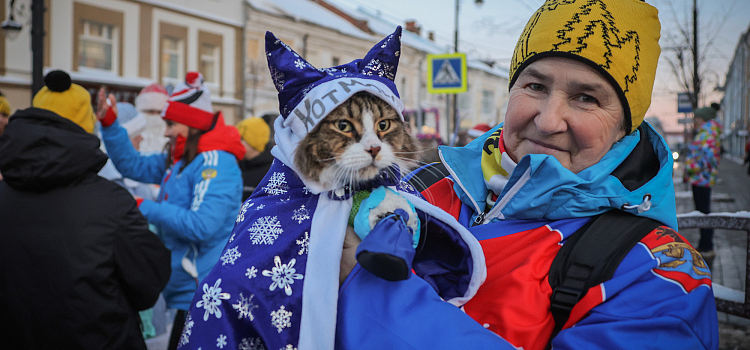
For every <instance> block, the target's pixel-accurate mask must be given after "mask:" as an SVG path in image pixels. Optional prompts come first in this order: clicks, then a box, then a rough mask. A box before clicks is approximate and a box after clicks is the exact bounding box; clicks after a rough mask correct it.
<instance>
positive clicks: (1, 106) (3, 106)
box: [0, 94, 10, 115]
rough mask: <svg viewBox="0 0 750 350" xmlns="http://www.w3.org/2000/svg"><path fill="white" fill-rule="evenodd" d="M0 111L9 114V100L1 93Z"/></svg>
mask: <svg viewBox="0 0 750 350" xmlns="http://www.w3.org/2000/svg"><path fill="white" fill-rule="evenodd" d="M0 113H2V114H5V115H10V102H8V99H7V98H5V96H3V95H2V94H0Z"/></svg>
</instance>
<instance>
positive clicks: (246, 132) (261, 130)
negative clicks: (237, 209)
mask: <svg viewBox="0 0 750 350" xmlns="http://www.w3.org/2000/svg"><path fill="white" fill-rule="evenodd" d="M237 131H239V132H240V136H241V137H242V145H243V146H245V157H244V158H242V160H241V161H240V162H239V165H240V169H241V170H242V182H243V189H242V201H243V202H244V201H245V200H246V199H248V198H249V197H250V195H251V194H253V192H254V191H255V187H257V186H258V184H259V183H260V181H261V180H263V177H264V176H266V173H268V169H270V168H271V164H272V163H273V156H272V155H271V152H270V150H268V149H266V146H267V145H268V141H269V140H270V139H271V128H270V127H269V126H268V123H266V121H265V120H263V119H261V118H257V117H251V118H247V119H243V120H242V121H241V122H239V123H238V124H237Z"/></svg>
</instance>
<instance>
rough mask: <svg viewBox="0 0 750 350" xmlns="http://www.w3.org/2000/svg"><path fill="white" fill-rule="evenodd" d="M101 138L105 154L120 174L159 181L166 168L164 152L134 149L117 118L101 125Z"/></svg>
mask: <svg viewBox="0 0 750 350" xmlns="http://www.w3.org/2000/svg"><path fill="white" fill-rule="evenodd" d="M102 140H104V146H105V147H107V155H108V156H109V158H110V159H112V163H114V164H115V168H117V171H119V172H120V174H122V176H124V177H127V178H129V179H132V180H135V181H138V182H143V183H150V184H158V183H161V179H162V177H164V173H165V172H166V170H167V154H166V153H157V154H151V155H143V154H141V153H139V152H138V151H136V150H135V148H133V144H132V143H131V142H130V138H129V137H128V133H127V131H125V129H124V128H123V127H121V126H120V123H118V122H117V120H115V122H114V123H113V124H112V125H110V126H108V127H102Z"/></svg>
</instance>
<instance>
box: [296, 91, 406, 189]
mask: <svg viewBox="0 0 750 350" xmlns="http://www.w3.org/2000/svg"><path fill="white" fill-rule="evenodd" d="M417 147H418V146H417V143H416V141H415V140H414V138H413V137H412V136H411V135H409V134H408V133H407V131H406V129H404V123H403V122H402V121H401V119H400V118H399V116H398V114H397V113H396V111H395V110H394V109H393V108H392V107H391V106H390V105H388V104H387V103H386V102H385V101H383V100H381V99H379V98H378V97H375V96H373V95H371V94H369V93H363V92H361V93H357V94H355V95H354V96H352V97H351V98H349V99H348V100H347V101H345V102H344V103H343V104H341V105H340V106H338V107H337V108H336V109H334V110H333V111H331V113H330V114H328V115H327V116H326V117H325V118H324V119H323V120H321V121H320V123H319V124H318V125H317V126H316V127H315V128H314V129H313V131H311V132H310V133H308V134H307V135H306V136H305V138H304V139H303V140H302V141H301V142H300V144H299V146H298V147H297V152H296V154H295V159H294V162H295V164H296V166H297V169H299V171H300V172H301V173H302V175H304V176H305V177H307V178H308V179H311V180H316V181H318V182H319V183H320V184H322V185H324V186H326V187H328V186H333V188H339V187H341V186H344V185H354V184H357V183H360V182H365V181H368V180H371V179H373V178H375V177H376V176H378V174H379V173H380V172H381V171H382V170H383V169H386V168H389V167H391V166H393V165H398V167H399V169H400V170H401V171H402V172H405V171H408V170H409V169H411V168H412V167H413V166H414V165H416V161H417V158H418V153H417V151H418V148H417Z"/></svg>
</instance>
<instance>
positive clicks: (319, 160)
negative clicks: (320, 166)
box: [315, 157, 336, 163]
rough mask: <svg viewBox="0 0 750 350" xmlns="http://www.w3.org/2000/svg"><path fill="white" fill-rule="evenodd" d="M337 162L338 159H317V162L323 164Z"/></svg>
mask: <svg viewBox="0 0 750 350" xmlns="http://www.w3.org/2000/svg"><path fill="white" fill-rule="evenodd" d="M335 160H336V157H331V158H325V159H316V160H315V161H316V162H318V163H323V162H330V161H335Z"/></svg>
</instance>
